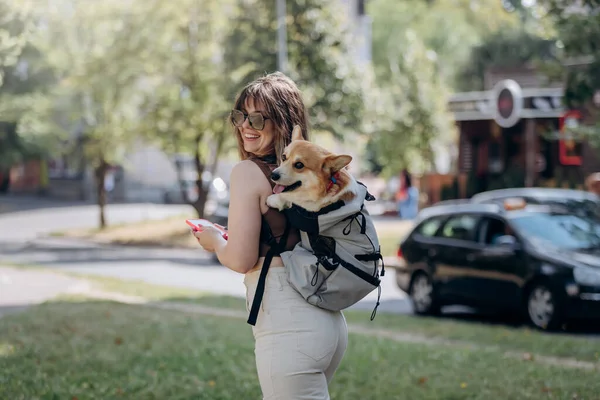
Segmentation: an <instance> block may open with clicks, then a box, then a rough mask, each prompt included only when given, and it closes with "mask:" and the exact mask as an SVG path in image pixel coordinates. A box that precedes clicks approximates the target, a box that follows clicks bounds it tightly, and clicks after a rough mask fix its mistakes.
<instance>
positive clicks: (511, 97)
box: [492, 79, 523, 128]
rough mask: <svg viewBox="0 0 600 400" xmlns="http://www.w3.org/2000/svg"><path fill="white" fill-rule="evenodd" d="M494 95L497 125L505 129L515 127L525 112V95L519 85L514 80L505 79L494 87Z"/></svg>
mask: <svg viewBox="0 0 600 400" xmlns="http://www.w3.org/2000/svg"><path fill="white" fill-rule="evenodd" d="M492 93H493V101H494V120H495V121H496V123H497V124H498V125H500V126H501V127H503V128H510V127H511V126H515V124H516V123H517V122H519V120H520V119H521V112H522V111H523V95H522V93H521V87H520V86H519V84H518V83H517V82H515V81H513V80H512V79H505V80H503V81H500V82H498V83H497V84H496V86H494V89H493V90H492Z"/></svg>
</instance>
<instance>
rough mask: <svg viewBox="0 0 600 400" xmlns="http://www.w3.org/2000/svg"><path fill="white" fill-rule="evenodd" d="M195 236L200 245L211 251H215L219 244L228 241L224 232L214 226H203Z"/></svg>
mask: <svg viewBox="0 0 600 400" xmlns="http://www.w3.org/2000/svg"><path fill="white" fill-rule="evenodd" d="M223 229H224V228H223ZM194 236H195V237H196V240H198V243H199V244H200V246H202V248H203V249H204V250H206V251H210V252H211V253H214V252H215V250H216V249H217V247H218V246H219V245H224V244H225V243H226V240H225V239H224V238H223V232H222V231H220V230H219V229H217V228H215V227H212V226H207V227H202V228H201V229H200V230H198V231H196V232H194Z"/></svg>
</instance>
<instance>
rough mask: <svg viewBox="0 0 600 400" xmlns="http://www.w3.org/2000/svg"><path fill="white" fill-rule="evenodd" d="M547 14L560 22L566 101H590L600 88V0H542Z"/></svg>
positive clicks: (575, 103)
mask: <svg viewBox="0 0 600 400" xmlns="http://www.w3.org/2000/svg"><path fill="white" fill-rule="evenodd" d="M539 3H540V6H541V7H543V8H544V9H545V11H546V14H545V16H546V17H548V18H549V19H551V20H552V21H553V22H554V23H555V24H556V29H557V31H558V38H559V39H560V44H561V46H563V47H564V52H565V57H566V59H567V62H568V64H577V67H575V68H567V71H566V77H565V78H566V86H567V87H566V92H565V103H566V105H567V106H569V107H582V106H586V105H588V104H589V103H590V102H591V100H592V98H593V96H594V94H595V93H596V92H598V91H599V90H600V1H598V0H580V1H576V2H574V1H565V0H542V1H540V2H539Z"/></svg>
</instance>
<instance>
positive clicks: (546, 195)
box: [470, 187, 600, 217]
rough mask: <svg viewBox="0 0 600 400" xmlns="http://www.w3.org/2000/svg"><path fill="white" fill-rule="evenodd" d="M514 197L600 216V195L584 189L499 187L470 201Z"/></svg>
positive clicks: (591, 215) (492, 200)
mask: <svg viewBox="0 0 600 400" xmlns="http://www.w3.org/2000/svg"><path fill="white" fill-rule="evenodd" d="M514 197H520V198H522V199H524V200H525V201H527V203H529V204H546V205H560V206H564V207H567V208H568V209H569V210H570V211H572V212H575V213H580V214H581V215H585V216H589V217H600V197H598V196H597V195H596V194H594V193H590V192H586V191H583V190H574V189H557V188H541V187H532V188H510V189H498V190H490V191H487V192H482V193H478V194H476V195H474V196H473V197H471V199H470V201H471V202H473V203H493V202H501V201H503V200H505V199H508V198H514Z"/></svg>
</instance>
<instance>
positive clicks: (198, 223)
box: [185, 219, 229, 240]
mask: <svg viewBox="0 0 600 400" xmlns="http://www.w3.org/2000/svg"><path fill="white" fill-rule="evenodd" d="M185 223H186V224H188V225H189V226H190V227H191V228H192V230H193V231H194V232H196V231H198V230H200V227H203V226H213V227H215V228H217V229H218V230H220V231H221V232H223V239H225V240H227V239H228V238H229V235H227V231H225V230H223V229H222V228H221V227H219V226H217V225H215V224H213V223H212V222H210V221H209V220H207V219H186V220H185Z"/></svg>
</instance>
